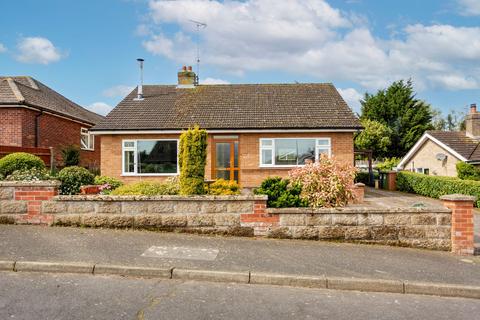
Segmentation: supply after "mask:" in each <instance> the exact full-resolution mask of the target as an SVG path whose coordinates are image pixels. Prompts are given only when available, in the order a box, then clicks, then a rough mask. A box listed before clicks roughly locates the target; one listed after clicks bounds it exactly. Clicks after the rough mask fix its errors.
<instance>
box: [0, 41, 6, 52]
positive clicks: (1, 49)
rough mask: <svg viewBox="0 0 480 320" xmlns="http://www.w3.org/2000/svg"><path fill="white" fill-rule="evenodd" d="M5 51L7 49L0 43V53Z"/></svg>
mask: <svg viewBox="0 0 480 320" xmlns="http://www.w3.org/2000/svg"><path fill="white" fill-rule="evenodd" d="M6 51H7V47H5V46H4V45H3V44H2V43H0V53H2V52H6Z"/></svg>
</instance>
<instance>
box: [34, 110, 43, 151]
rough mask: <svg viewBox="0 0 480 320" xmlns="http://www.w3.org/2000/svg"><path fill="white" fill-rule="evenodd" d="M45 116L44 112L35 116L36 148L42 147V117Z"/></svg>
mask: <svg viewBox="0 0 480 320" xmlns="http://www.w3.org/2000/svg"><path fill="white" fill-rule="evenodd" d="M42 115H43V111H40V113H39V114H37V115H36V116H35V147H36V148H38V147H39V146H40V117H41V116H42Z"/></svg>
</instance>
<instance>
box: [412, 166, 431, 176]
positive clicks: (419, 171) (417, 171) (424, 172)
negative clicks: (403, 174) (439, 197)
mask: <svg viewBox="0 0 480 320" xmlns="http://www.w3.org/2000/svg"><path fill="white" fill-rule="evenodd" d="M415 172H416V173H423V174H426V175H429V174H430V169H429V168H415Z"/></svg>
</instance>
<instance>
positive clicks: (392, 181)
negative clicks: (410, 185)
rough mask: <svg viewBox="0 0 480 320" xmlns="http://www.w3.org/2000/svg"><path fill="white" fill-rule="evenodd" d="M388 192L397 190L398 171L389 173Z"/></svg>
mask: <svg viewBox="0 0 480 320" xmlns="http://www.w3.org/2000/svg"><path fill="white" fill-rule="evenodd" d="M387 190H388V191H395V190H397V172H396V171H389V172H387Z"/></svg>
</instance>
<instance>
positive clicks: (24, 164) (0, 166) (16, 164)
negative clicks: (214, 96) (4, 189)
mask: <svg viewBox="0 0 480 320" xmlns="http://www.w3.org/2000/svg"><path fill="white" fill-rule="evenodd" d="M31 168H37V169H45V163H43V161H42V159H40V158H39V157H37V156H35V155H33V154H30V153H26V152H15V153H11V154H9V155H6V156H5V157H3V158H1V159H0V175H1V176H3V177H7V176H9V175H11V174H12V173H13V172H14V171H17V170H28V169H31Z"/></svg>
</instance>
